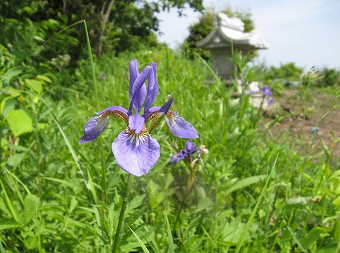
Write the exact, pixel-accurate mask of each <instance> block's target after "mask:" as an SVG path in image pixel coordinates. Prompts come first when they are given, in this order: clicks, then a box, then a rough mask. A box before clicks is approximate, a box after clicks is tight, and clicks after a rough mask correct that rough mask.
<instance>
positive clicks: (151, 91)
mask: <svg viewBox="0 0 340 253" xmlns="http://www.w3.org/2000/svg"><path fill="white" fill-rule="evenodd" d="M150 65H151V67H152V70H151V71H150V76H149V84H148V93H147V97H146V101H145V105H144V118H146V117H147V116H148V114H149V109H150V107H151V104H152V102H153V101H154V100H155V98H156V96H157V95H158V92H159V88H158V82H157V76H156V68H157V64H156V63H154V62H153V63H151V64H150Z"/></svg>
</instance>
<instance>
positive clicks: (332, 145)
mask: <svg viewBox="0 0 340 253" xmlns="http://www.w3.org/2000/svg"><path fill="white" fill-rule="evenodd" d="M306 101H307V102H303V99H302V98H301V96H299V95H298V93H297V91H292V90H288V91H286V92H285V94H284V95H283V96H281V97H279V98H278V99H277V100H276V102H278V103H279V104H280V105H279V106H277V107H276V113H280V114H281V115H283V116H284V120H283V121H281V122H280V123H277V124H276V125H275V126H274V127H273V128H272V132H273V133H274V134H275V135H277V134H288V135H289V136H290V137H292V138H293V140H296V142H295V143H296V145H294V150H295V149H296V151H297V152H299V153H301V154H302V155H304V154H306V152H307V151H308V150H309V148H310V144H311V143H312V142H313V143H314V144H315V146H313V149H312V153H313V154H315V153H317V152H319V151H321V150H322V142H321V140H320V139H322V140H323V142H324V143H325V144H326V146H327V147H328V149H329V150H330V152H331V154H332V157H333V161H335V163H336V164H338V165H340V143H339V140H340V98H339V97H338V98H337V97H336V96H331V95H328V94H324V93H317V92H313V93H311V94H310V96H309V97H308V99H306ZM304 112H305V113H304ZM313 127H317V128H318V135H317V136H314V137H313V134H312V133H311V129H312V128H313Z"/></svg>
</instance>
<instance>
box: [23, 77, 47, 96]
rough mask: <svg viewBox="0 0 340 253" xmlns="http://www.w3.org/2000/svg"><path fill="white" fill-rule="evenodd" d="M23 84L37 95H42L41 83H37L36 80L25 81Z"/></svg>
mask: <svg viewBox="0 0 340 253" xmlns="http://www.w3.org/2000/svg"><path fill="white" fill-rule="evenodd" d="M24 84H25V85H26V86H27V87H28V88H30V89H31V90H33V91H35V92H37V93H38V94H42V92H43V87H42V85H43V81H39V80H36V79H25V81H24Z"/></svg>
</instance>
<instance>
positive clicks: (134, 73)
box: [129, 59, 139, 100]
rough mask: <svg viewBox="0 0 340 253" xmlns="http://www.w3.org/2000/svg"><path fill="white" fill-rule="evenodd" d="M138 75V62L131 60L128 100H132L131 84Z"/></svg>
mask: <svg viewBox="0 0 340 253" xmlns="http://www.w3.org/2000/svg"><path fill="white" fill-rule="evenodd" d="M138 75H139V71H138V62H137V60H136V59H132V60H131V61H130V89H129V96H130V100H131V99H132V89H133V83H134V82H135V80H136V78H137V76H138Z"/></svg>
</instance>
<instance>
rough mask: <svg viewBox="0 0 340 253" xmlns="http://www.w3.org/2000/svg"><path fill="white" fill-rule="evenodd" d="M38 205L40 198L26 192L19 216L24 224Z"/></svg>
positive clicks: (32, 215)
mask: <svg viewBox="0 0 340 253" xmlns="http://www.w3.org/2000/svg"><path fill="white" fill-rule="evenodd" d="M39 207H40V199H39V198H38V197H37V196H35V195H33V194H27V196H26V197H25V200H24V213H23V214H22V216H21V217H22V221H23V223H24V224H28V223H29V222H30V221H31V220H32V218H33V217H34V216H35V215H36V213H37V212H38V209H39Z"/></svg>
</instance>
